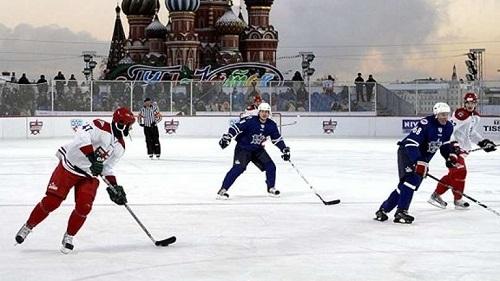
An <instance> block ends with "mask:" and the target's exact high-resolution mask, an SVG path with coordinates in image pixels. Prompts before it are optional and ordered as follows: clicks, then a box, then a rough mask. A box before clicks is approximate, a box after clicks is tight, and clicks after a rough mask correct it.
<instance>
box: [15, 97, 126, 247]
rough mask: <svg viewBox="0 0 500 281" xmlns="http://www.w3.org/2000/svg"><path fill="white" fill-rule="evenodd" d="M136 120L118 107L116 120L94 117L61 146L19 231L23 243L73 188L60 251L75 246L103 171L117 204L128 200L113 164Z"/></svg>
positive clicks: (118, 156)
mask: <svg viewBox="0 0 500 281" xmlns="http://www.w3.org/2000/svg"><path fill="white" fill-rule="evenodd" d="M134 122H135V117H134V115H133V113H132V112H131V111H130V110H129V109H128V108H124V107H122V108H118V109H117V110H116V111H115V112H114V113H113V120H112V122H111V123H108V122H106V121H104V120H101V119H95V120H93V122H91V123H90V124H85V125H83V126H82V127H78V128H77V130H76V135H75V138H74V139H73V141H72V142H70V143H68V144H66V145H64V146H62V147H61V148H59V150H58V152H57V157H58V158H59V160H60V161H59V164H58V165H57V167H56V168H55V169H54V171H53V173H52V176H51V178H50V180H49V183H48V185H47V190H46V193H45V197H44V198H43V199H42V200H41V201H40V202H39V203H38V204H37V205H36V206H35V208H34V209H33V211H32V212H31V215H30V216H29V218H28V220H27V221H26V223H25V224H24V225H23V226H22V227H21V229H20V230H19V231H18V233H17V234H16V237H15V239H16V241H17V243H19V244H21V243H23V242H24V240H25V239H26V236H27V235H28V234H29V233H30V232H31V231H32V229H33V228H34V227H36V226H37V225H38V224H39V223H41V222H42V221H43V220H44V219H45V218H47V216H48V215H49V214H50V213H51V212H52V211H54V210H55V209H57V208H58V207H59V206H60V205H61V203H62V202H63V201H64V200H65V199H66V196H67V195H68V193H69V192H70V190H71V189H72V188H73V187H74V190H75V208H74V210H73V212H72V213H71V215H70V217H69V220H68V226H67V229H66V233H65V234H64V236H63V240H62V247H61V251H62V252H63V253H69V252H70V251H71V250H73V236H74V235H75V234H76V233H77V232H78V230H80V228H81V227H82V225H83V223H84V222H85V219H86V218H87V215H88V214H89V213H90V211H91V209H92V204H93V202H94V198H95V196H96V192H97V187H98V186H99V180H98V179H97V178H96V176H99V175H102V176H104V177H106V179H107V180H108V181H109V182H110V183H111V184H112V185H113V186H114V189H111V188H109V187H108V188H107V191H108V193H109V196H110V198H111V200H112V201H113V202H115V203H116V204H118V205H123V204H125V203H127V197H126V194H125V191H124V190H123V187H122V186H120V185H118V183H117V181H116V177H115V176H114V173H113V167H114V166H115V164H116V163H117V162H118V161H119V160H120V158H121V157H122V155H123V153H124V152H125V141H124V137H125V136H128V133H129V129H130V127H131V126H132V124H133V123H134Z"/></svg>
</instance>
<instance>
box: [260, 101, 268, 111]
mask: <svg viewBox="0 0 500 281" xmlns="http://www.w3.org/2000/svg"><path fill="white" fill-rule="evenodd" d="M259 111H269V113H271V106H270V105H269V104H268V103H267V102H263V103H261V104H259Z"/></svg>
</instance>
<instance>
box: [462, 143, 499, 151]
mask: <svg viewBox="0 0 500 281" xmlns="http://www.w3.org/2000/svg"><path fill="white" fill-rule="evenodd" d="M497 146H499V145H498V144H496V143H495V144H494V146H493V147H497ZM479 150H484V147H478V148H474V149H471V150H469V151H467V153H471V152H474V151H479Z"/></svg>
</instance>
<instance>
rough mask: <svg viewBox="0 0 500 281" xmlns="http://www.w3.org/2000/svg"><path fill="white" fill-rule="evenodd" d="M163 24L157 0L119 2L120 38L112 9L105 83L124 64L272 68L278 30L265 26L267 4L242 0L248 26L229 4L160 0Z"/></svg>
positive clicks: (265, 0) (223, 0)
mask: <svg viewBox="0 0 500 281" xmlns="http://www.w3.org/2000/svg"><path fill="white" fill-rule="evenodd" d="M164 4H165V5H164V6H165V8H166V9H167V10H168V11H169V19H168V21H167V24H164V23H162V22H161V19H160V18H159V17H158V11H159V10H160V9H161V8H162V6H161V5H160V2H159V1H158V0H123V1H122V4H121V7H122V8H121V10H122V11H123V13H124V14H125V15H126V17H127V21H128V24H129V34H128V37H126V38H125V33H124V32H123V26H122V22H121V19H120V8H119V7H117V8H116V20H115V28H114V33H113V38H112V42H111V46H110V55H109V58H108V65H107V69H106V71H105V76H106V78H107V79H114V78H116V77H118V76H119V75H120V74H123V69H125V68H126V66H130V65H135V64H142V65H148V66H158V67H168V66H177V65H182V66H183V67H187V68H188V69H190V70H195V69H198V68H203V67H205V66H211V67H212V68H217V67H220V66H224V65H228V64H233V63H238V62H259V63H265V64H270V65H276V50H277V48H278V32H277V31H276V30H275V29H274V27H273V26H272V25H271V24H270V12H271V7H272V5H273V0H245V4H246V7H247V12H248V23H247V22H246V21H245V19H244V16H243V11H242V9H241V8H240V11H239V15H236V14H235V13H234V11H233V8H234V7H233V3H232V1H231V0H165V2H164Z"/></svg>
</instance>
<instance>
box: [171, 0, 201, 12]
mask: <svg viewBox="0 0 500 281" xmlns="http://www.w3.org/2000/svg"><path fill="white" fill-rule="evenodd" d="M165 5H166V6H167V10H168V11H169V12H196V10H198V8H199V7H200V0H165Z"/></svg>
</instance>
